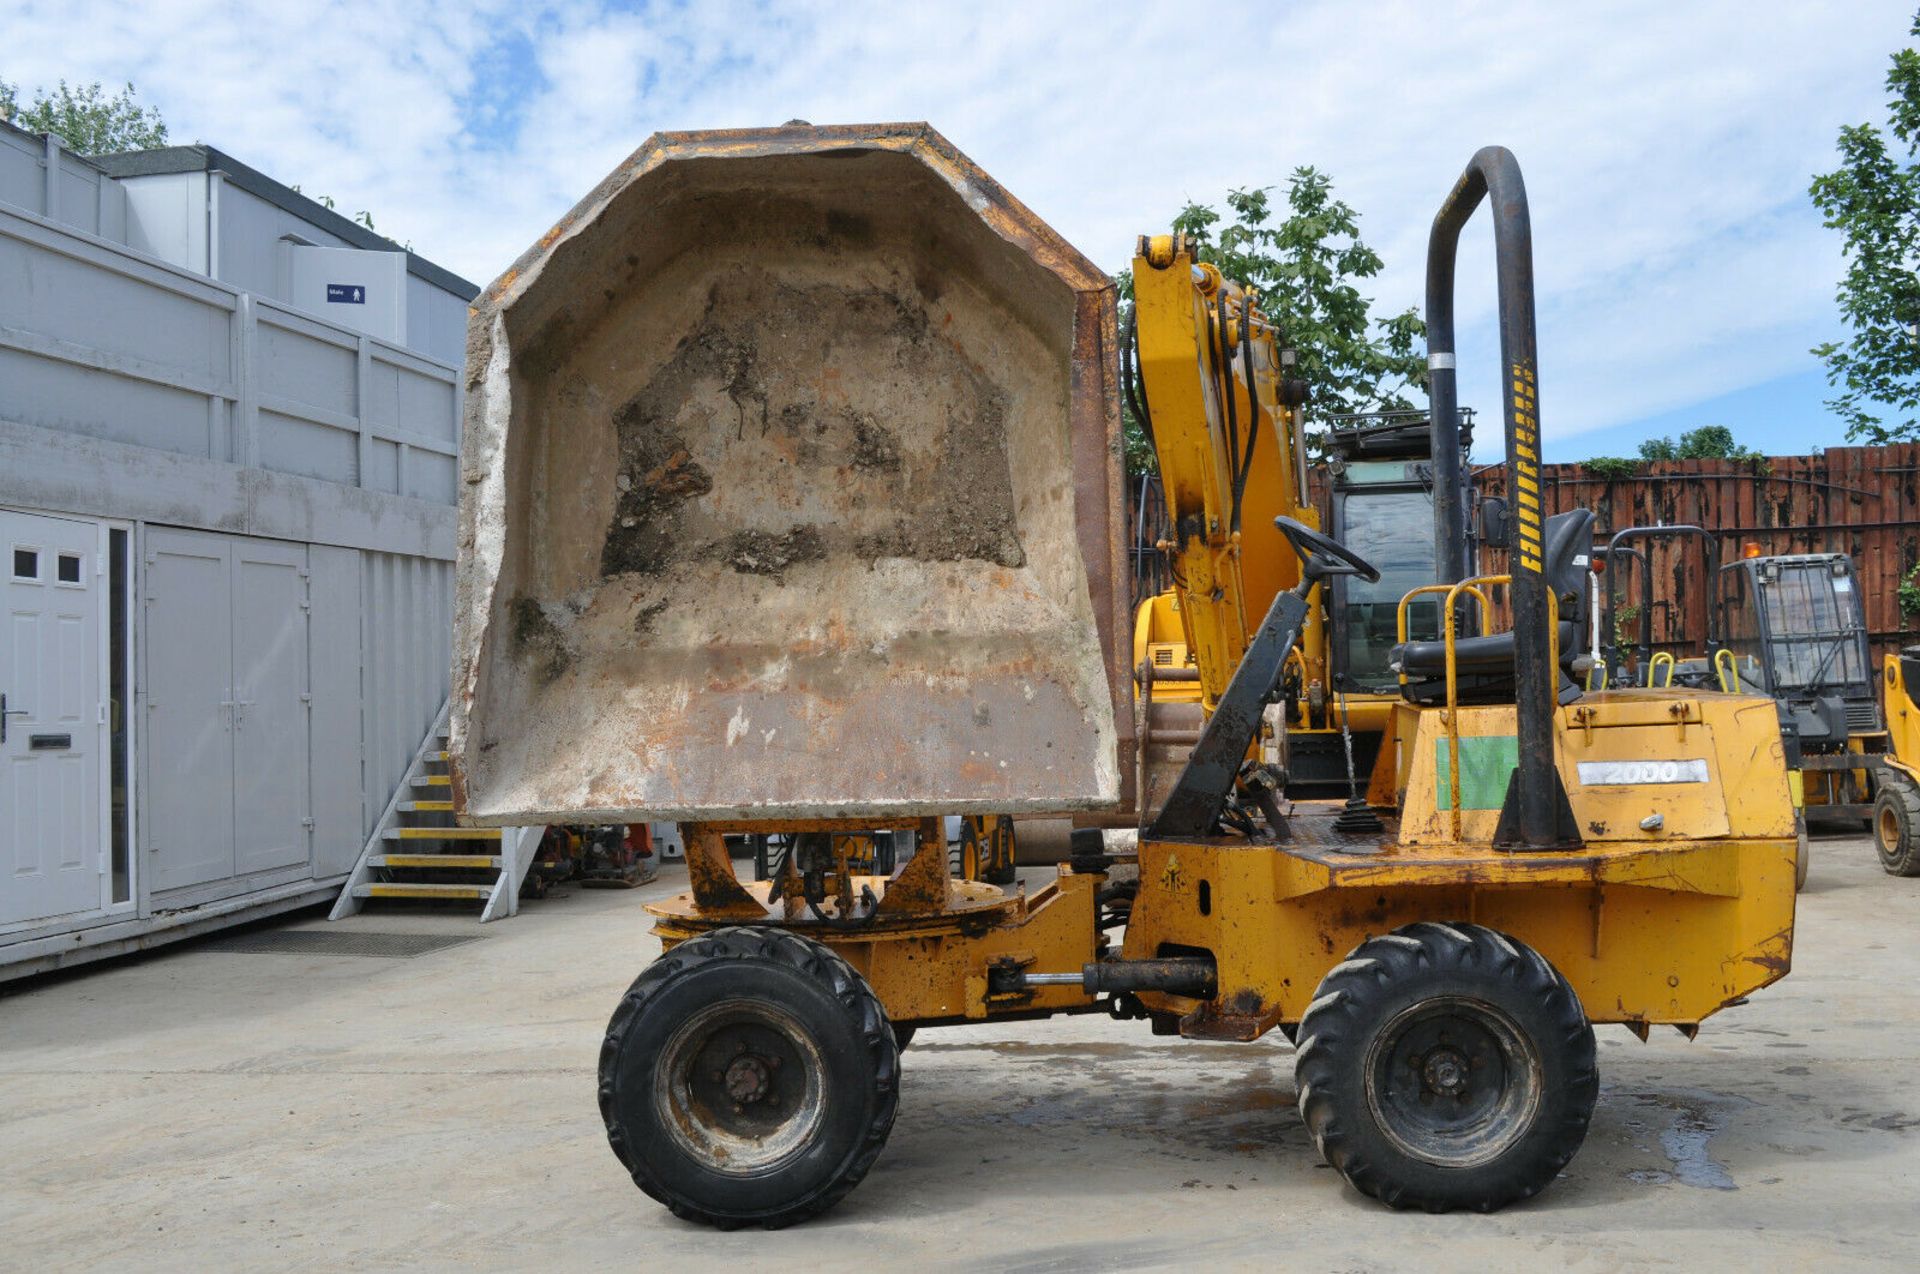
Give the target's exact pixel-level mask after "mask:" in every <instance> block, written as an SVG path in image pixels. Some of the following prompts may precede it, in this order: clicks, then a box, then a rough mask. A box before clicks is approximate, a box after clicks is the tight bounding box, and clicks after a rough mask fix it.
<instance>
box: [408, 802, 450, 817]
mask: <svg viewBox="0 0 1920 1274" xmlns="http://www.w3.org/2000/svg"><path fill="white" fill-rule="evenodd" d="M400 808H401V810H403V811H404V812H406V813H409V814H440V813H447V814H450V813H452V812H453V802H452V801H405V802H402V804H401V806H400Z"/></svg>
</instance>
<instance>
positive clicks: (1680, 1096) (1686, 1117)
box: [1627, 1088, 1753, 1190]
mask: <svg viewBox="0 0 1920 1274" xmlns="http://www.w3.org/2000/svg"><path fill="white" fill-rule="evenodd" d="M1631 1096H1632V1097H1633V1099H1634V1100H1635V1101H1636V1102H1638V1103H1639V1104H1640V1105H1642V1106H1651V1107H1656V1108H1658V1109H1660V1110H1664V1111H1666V1112H1667V1113H1668V1114H1669V1115H1670V1116H1671V1118H1670V1119H1669V1120H1668V1123H1667V1126H1666V1127H1665V1128H1662V1129H1661V1130H1660V1133H1659V1137H1660V1150H1661V1153H1663V1154H1664V1155H1666V1157H1667V1161H1668V1162H1669V1163H1671V1164H1672V1165H1673V1170H1672V1172H1670V1173H1669V1172H1659V1171H1638V1172H1629V1173H1628V1174H1627V1177H1628V1178H1629V1179H1630V1180H1633V1181H1639V1182H1643V1183H1646V1184H1650V1185H1660V1184H1664V1183H1666V1182H1668V1181H1678V1182H1679V1183H1680V1184H1681V1185H1685V1186H1692V1187H1694V1188H1695V1189H1697V1190H1738V1189H1739V1188H1740V1187H1739V1186H1738V1185H1736V1184H1735V1183H1734V1180H1733V1174H1732V1173H1731V1172H1729V1171H1728V1169H1727V1166H1726V1165H1725V1164H1724V1163H1721V1162H1720V1161H1719V1160H1718V1159H1716V1158H1714V1157H1713V1154H1712V1153H1711V1151H1710V1150H1709V1145H1710V1143H1711V1142H1712V1140H1713V1137H1714V1134H1716V1133H1718V1132H1719V1131H1720V1130H1721V1128H1722V1127H1723V1126H1724V1124H1725V1122H1726V1119H1727V1117H1728V1116H1729V1115H1731V1114H1732V1113H1733V1112H1734V1111H1737V1110H1739V1109H1740V1108H1742V1107H1744V1106H1751V1105H1753V1103H1752V1102H1751V1101H1748V1100H1747V1099H1746V1098H1744V1097H1733V1096H1729V1095H1727V1094H1724V1093H1710V1092H1704V1091H1702V1090H1699V1089H1685V1088H1682V1089H1670V1090H1668V1091H1665V1092H1659V1093H1634V1094H1631ZM1628 1123H1629V1125H1631V1126H1633V1127H1635V1128H1638V1127H1641V1126H1642V1125H1640V1123H1639V1121H1637V1120H1629V1121H1628Z"/></svg>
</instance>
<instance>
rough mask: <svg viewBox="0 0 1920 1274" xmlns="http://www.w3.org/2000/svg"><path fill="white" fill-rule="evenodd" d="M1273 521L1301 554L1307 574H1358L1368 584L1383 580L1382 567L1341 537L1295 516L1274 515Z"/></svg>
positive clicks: (1294, 549) (1316, 575)
mask: <svg viewBox="0 0 1920 1274" xmlns="http://www.w3.org/2000/svg"><path fill="white" fill-rule="evenodd" d="M1273 524H1274V525H1275V526H1277V527H1279V528H1280V534H1282V535H1284V536H1286V537H1287V542H1288V543H1289V544H1291V545H1293V551H1294V552H1296V553H1298V554H1299V555H1300V563H1301V567H1302V569H1303V570H1304V571H1305V573H1306V574H1307V575H1309V576H1313V577H1319V576H1325V575H1358V576H1359V577H1360V578H1361V579H1363V580H1365V581H1367V583H1369V584H1378V583H1379V582H1380V571H1379V569H1378V568H1377V567H1375V566H1374V565H1373V564H1372V563H1371V562H1369V561H1367V560H1366V559H1365V558H1363V557H1361V556H1360V555H1359V554H1358V553H1355V552H1354V551H1353V550H1352V549H1350V548H1348V547H1347V546H1346V545H1344V544H1341V543H1340V542H1339V541H1338V540H1334V539H1330V538H1329V537H1327V536H1325V535H1322V534H1320V532H1318V531H1316V530H1314V529H1313V528H1312V527H1310V526H1307V525H1306V524H1305V523H1302V522H1296V521H1294V520H1293V519H1292V518H1275V519H1274V520H1273Z"/></svg>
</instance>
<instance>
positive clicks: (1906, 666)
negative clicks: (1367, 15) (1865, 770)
mask: <svg viewBox="0 0 1920 1274" xmlns="http://www.w3.org/2000/svg"><path fill="white" fill-rule="evenodd" d="M1880 693H1881V696H1882V698H1881V707H1882V708H1883V710H1884V711H1885V713H1886V724H1887V739H1888V743H1889V745H1890V746H1889V748H1888V751H1887V755H1885V756H1883V757H1881V758H1880V766H1879V768H1878V769H1877V770H1875V772H1874V780H1875V787H1876V795H1875V797H1874V802H1873V843H1874V848H1875V849H1877V850H1878V851H1879V853H1880V865H1881V866H1882V867H1884V868H1886V870H1887V872H1888V874H1889V875H1894V876H1920V699H1916V698H1915V697H1914V696H1915V695H1916V694H1917V693H1920V646H1909V647H1907V648H1906V649H1905V650H1902V651H1901V652H1900V653H1899V654H1897V655H1888V656H1887V657H1886V660H1885V662H1884V664H1883V665H1882V668H1881V677H1880Z"/></svg>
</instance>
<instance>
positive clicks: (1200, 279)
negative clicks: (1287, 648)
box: [1122, 234, 1439, 825]
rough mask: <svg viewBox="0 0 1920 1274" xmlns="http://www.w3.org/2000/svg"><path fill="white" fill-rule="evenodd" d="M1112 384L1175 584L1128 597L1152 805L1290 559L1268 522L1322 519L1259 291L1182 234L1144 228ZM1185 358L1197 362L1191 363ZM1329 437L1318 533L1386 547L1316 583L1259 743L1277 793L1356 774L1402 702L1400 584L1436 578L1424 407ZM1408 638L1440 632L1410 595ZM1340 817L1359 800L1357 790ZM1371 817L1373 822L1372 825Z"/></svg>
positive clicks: (1292, 383)
mask: <svg viewBox="0 0 1920 1274" xmlns="http://www.w3.org/2000/svg"><path fill="white" fill-rule="evenodd" d="M1132 278H1133V291H1134V309H1133V312H1132V315H1131V316H1130V328H1129V331H1128V333H1127V342H1126V343H1127V347H1128V353H1127V357H1126V359H1125V362H1126V367H1125V368H1124V369H1123V373H1122V375H1123V382H1124V385H1125V389H1126V392H1127V396H1128V405H1129V406H1130V407H1131V409H1132V412H1133V415H1134V418H1135V419H1137V420H1139V421H1140V422H1141V423H1142V425H1143V426H1144V427H1145V428H1146V430H1147V432H1148V434H1149V436H1150V437H1151V438H1152V439H1153V443H1154V448H1155V455H1156V459H1157V460H1158V463H1159V477H1160V482H1161V488H1162V492H1163V494H1164V497H1165V503H1166V509H1167V521H1168V524H1169V526H1168V530H1169V538H1168V539H1166V540H1164V541H1162V542H1161V544H1160V545H1159V547H1160V549H1161V550H1162V551H1163V552H1164V553H1165V554H1166V556H1167V559H1168V562H1169V565H1170V567H1171V570H1170V577H1171V579H1172V585H1173V586H1172V587H1171V588H1169V589H1167V590H1166V591H1164V592H1162V593H1159V594H1156V595H1154V596H1151V597H1147V598H1145V599H1143V600H1142V601H1141V602H1140V603H1139V605H1138V607H1137V608H1136V610H1135V615H1134V631H1133V659H1134V678H1135V687H1136V696H1137V698H1136V705H1135V712H1136V715H1135V730H1136V733H1137V735H1138V737H1139V740H1140V743H1139V753H1138V757H1139V771H1138V777H1137V780H1136V782H1137V785H1138V788H1139V790H1140V792H1141V793H1142V796H1141V800H1140V805H1139V807H1140V813H1141V817H1142V820H1143V821H1144V820H1145V819H1146V818H1148V817H1150V816H1151V814H1152V812H1153V811H1154V810H1155V809H1157V808H1158V805H1159V802H1160V800H1162V799H1164V797H1165V795H1166V792H1167V790H1168V788H1169V787H1170V786H1171V784H1172V782H1173V780H1174V779H1175V778H1176V777H1177V776H1178V774H1179V771H1180V767H1181V765H1182V764H1183V763H1184V762H1185V759H1186V752H1187V749H1188V748H1190V747H1191V745H1192V744H1193V742H1195V741H1196V739H1197V738H1198V731H1199V728H1200V724H1201V722H1202V721H1203V720H1204V719H1205V717H1206V715H1207V714H1208V713H1210V712H1211V711H1212V710H1213V707H1214V705H1215V704H1216V703H1217V702H1218V699H1219V696H1220V695H1221V693H1222V692H1224V690H1225V689H1226V685H1227V680H1228V678H1229V677H1230V676H1231V675H1232V672H1233V669H1234V668H1235V667H1236V666H1237V665H1238V662H1239V659H1240V656H1241V655H1242V654H1243V653H1244V652H1245V649H1246V646H1247V643H1248V642H1249V641H1250V640H1251V638H1252V635H1253V631H1254V629H1255V627H1257V625H1258V624H1259V622H1260V620H1261V618H1262V617H1263V616H1264V615H1265V614H1266V612H1267V610H1268V608H1269V607H1270V606H1271V605H1272V603H1273V600H1274V598H1275V597H1277V596H1278V595H1279V594H1280V593H1281V592H1283V591H1285V590H1287V589H1289V588H1292V587H1294V586H1295V585H1296V584H1297V583H1298V568H1297V565H1295V559H1294V557H1293V554H1292V553H1291V552H1290V551H1289V550H1288V549H1287V548H1286V546H1285V544H1284V541H1283V540H1282V538H1281V536H1280V534H1279V532H1278V531H1276V530H1275V529H1274V519H1275V518H1277V517H1287V518H1291V519H1294V520H1295V521H1298V522H1300V523H1302V524H1303V525H1306V526H1309V527H1313V528H1316V529H1318V528H1319V526H1320V515H1319V513H1318V512H1317V510H1316V509H1315V507H1314V505H1313V501H1312V499H1311V497H1310V495H1309V493H1308V486H1307V452H1306V440H1305V437H1304V433H1303V430H1302V427H1301V414H1300V407H1301V404H1302V402H1303V401H1304V397H1305V385H1304V382H1301V381H1299V380H1297V379H1293V378H1292V377H1291V376H1290V375H1289V371H1290V366H1291V363H1292V360H1293V352H1292V351H1291V350H1289V349H1287V348H1285V341H1284V336H1283V334H1282V333H1281V332H1280V331H1279V330H1278V328H1277V327H1276V326H1275V324H1274V323H1273V322H1272V321H1271V320H1270V318H1269V317H1268V315H1267V314H1266V313H1265V312H1264V311H1262V309H1261V308H1260V305H1259V299H1258V297H1257V296H1256V295H1255V294H1254V293H1252V292H1251V291H1250V290H1248V289H1247V288H1245V287H1244V286H1242V285H1241V284H1239V283H1237V282H1235V281H1233V280H1230V279H1226V278H1224V277H1223V276H1222V275H1221V273H1220V271H1219V270H1218V269H1216V268H1215V267H1214V266H1212V265H1211V264H1208V263H1206V262H1203V261H1200V260H1199V259H1198V258H1197V256H1196V254H1195V252H1194V250H1193V247H1192V245H1191V244H1189V243H1188V241H1187V239H1186V237H1185V236H1184V235H1180V234H1174V235H1160V236H1155V237H1152V238H1146V237H1143V238H1142V239H1141V240H1140V242H1139V244H1138V246H1137V249H1136V254H1135V258H1134V262H1133V274H1132ZM1196 370H1197V372H1198V374H1197V375H1196ZM1403 416H1404V417H1405V418H1389V419H1382V420H1369V421H1367V422H1365V424H1363V425H1354V424H1352V422H1349V427H1347V428H1344V429H1336V430H1330V431H1329V432H1328V434H1327V435H1326V439H1327V441H1328V444H1329V449H1330V450H1331V451H1332V452H1333V455H1332V457H1331V465H1330V469H1331V473H1332V479H1333V487H1334V490H1333V492H1332V504H1333V515H1334V524H1335V525H1334V528H1333V534H1334V536H1335V538H1337V539H1340V540H1341V542H1342V543H1344V544H1347V545H1348V547H1350V548H1353V549H1354V550H1355V551H1356V552H1360V553H1362V554H1365V555H1368V556H1369V557H1370V558H1372V559H1374V560H1380V561H1383V562H1385V563H1387V569H1388V575H1389V578H1388V579H1387V580H1385V581H1383V582H1369V581H1365V580H1361V579H1358V578H1357V577H1351V576H1343V577H1338V578H1335V579H1334V580H1332V581H1330V582H1329V585H1328V587H1326V588H1324V589H1316V590H1315V591H1314V592H1313V593H1312V595H1311V597H1310V599H1309V608H1308V619H1307V623H1306V626H1305V627H1304V628H1303V630H1302V632H1301V636H1300V643H1299V647H1298V649H1297V650H1296V651H1295V653H1294V655H1293V656H1292V657H1291V658H1290V660H1289V662H1288V667H1287V672H1286V676H1285V678H1284V680H1283V683H1282V695H1281V700H1282V702H1281V710H1280V711H1279V712H1277V713H1276V714H1275V715H1274V716H1273V717H1272V718H1271V719H1270V720H1269V721H1268V722H1267V724H1266V727H1265V730H1264V733H1263V742H1264V745H1265V746H1266V747H1267V749H1268V751H1269V752H1270V753H1271V755H1272V757H1273V760H1274V766H1275V772H1276V774H1277V775H1279V776H1280V781H1281V784H1282V786H1283V788H1284V790H1285V792H1286V793H1287V794H1288V795H1292V796H1310V797H1326V796H1332V795H1336V794H1337V795H1342V796H1355V795H1356V794H1357V793H1358V791H1360V790H1362V789H1363V788H1364V786H1365V775H1366V773H1367V772H1368V771H1369V770H1370V769H1371V768H1372V765H1373V761H1374V757H1375V752H1376V749H1377V747H1378V743H1379V739H1380V736H1381V734H1382V732H1383V731H1384V729H1385V728H1386V724H1387V720H1388V717H1389V711H1390V709H1391V706H1392V704H1393V703H1394V702H1395V701H1396V700H1397V699H1398V697H1399V696H1398V693H1397V691H1396V689H1395V688H1394V685H1393V682H1394V679H1393V676H1392V674H1391V673H1390V672H1388V670H1387V668H1386V652H1387V649H1388V648H1389V647H1390V646H1391V645H1392V644H1393V640H1394V635H1393V619H1394V614H1395V605H1396V603H1397V602H1398V601H1399V598H1400V594H1401V593H1402V592H1403V591H1404V590H1405V589H1406V588H1408V587H1412V586H1414V585H1418V584H1426V583H1430V582H1432V580H1433V579H1434V578H1435V572H1436V564H1435V555H1434V549H1433V543H1432V540H1431V538H1430V537H1428V536H1427V535H1426V532H1425V527H1426V525H1427V524H1428V523H1430V522H1431V521H1432V517H1433V511H1432V500H1431V496H1430V494H1429V490H1430V488H1431V483H1432V478H1431V474H1430V472H1427V466H1426V465H1425V464H1424V463H1423V462H1424V459H1425V456H1426V453H1427V450H1428V446H1427V441H1426V437H1427V433H1428V429H1427V423H1426V419H1425V414H1424V413H1403ZM1414 628H1415V632H1416V635H1418V636H1421V637H1427V638H1432V637H1437V636H1439V630H1438V610H1437V606H1436V605H1434V604H1431V603H1427V604H1423V605H1422V606H1421V607H1419V608H1418V613H1417V614H1416V617H1415V621H1414ZM1355 804H1356V809H1355V811H1354V813H1353V815H1352V817H1356V818H1361V819H1363V820H1364V818H1365V817H1366V816H1365V815H1364V813H1363V811H1362V809H1361V808H1360V807H1361V803H1360V802H1358V801H1356V803H1355ZM1368 825H1370V824H1368Z"/></svg>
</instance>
